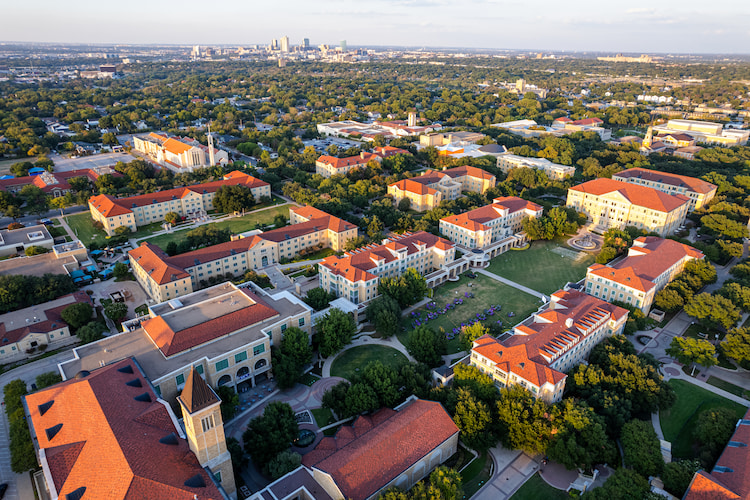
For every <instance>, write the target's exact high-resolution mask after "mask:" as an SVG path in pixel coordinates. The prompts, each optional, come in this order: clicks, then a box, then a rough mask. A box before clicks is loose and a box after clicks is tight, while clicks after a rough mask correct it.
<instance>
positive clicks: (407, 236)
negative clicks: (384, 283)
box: [318, 231, 455, 304]
mask: <svg viewBox="0 0 750 500" xmlns="http://www.w3.org/2000/svg"><path fill="white" fill-rule="evenodd" d="M454 258H455V246H454V245H453V243H451V242H450V241H448V240H446V239H443V238H440V237H438V236H435V235H434V234H430V233H427V232H424V231H420V232H417V233H404V234H402V235H397V234H393V235H391V236H390V237H388V238H386V239H384V240H383V243H382V244H381V245H368V246H366V247H363V248H358V249H357V250H353V251H351V252H348V253H346V254H344V255H343V256H337V255H332V256H330V257H326V258H325V259H323V261H322V262H321V263H320V264H319V265H318V267H319V269H320V286H321V288H323V289H324V290H326V291H329V292H331V293H335V294H336V296H337V297H343V298H345V299H347V300H349V301H350V302H352V303H354V304H359V303H363V302H369V301H370V300H372V299H374V298H375V297H376V296H377V295H378V283H379V281H380V278H394V277H397V276H400V275H402V274H404V273H405V272H406V270H407V269H409V268H414V269H416V270H417V272H418V273H419V274H420V275H422V276H427V275H428V274H429V273H430V272H431V271H433V270H436V269H440V268H441V267H443V266H445V265H448V264H450V263H452V262H453V260H454ZM427 284H428V286H431V285H433V286H434V284H433V283H432V282H431V281H430V280H429V279H428V280H427ZM435 284H436V283H435Z"/></svg>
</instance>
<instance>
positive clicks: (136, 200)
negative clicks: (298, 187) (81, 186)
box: [89, 170, 271, 236]
mask: <svg viewBox="0 0 750 500" xmlns="http://www.w3.org/2000/svg"><path fill="white" fill-rule="evenodd" d="M222 186H244V187H246V188H249V189H250V191H251V193H252V195H253V198H254V199H255V201H259V200H260V199H261V198H263V197H267V198H269V199H270V198H271V185H270V184H268V183H267V182H263V181H261V180H259V179H256V178H255V177H253V176H251V175H247V174H243V173H242V172H240V171H238V170H235V171H233V172H230V173H228V174H226V175H225V176H224V178H223V179H222V180H220V181H213V182H206V183H205V184H195V185H193V186H185V187H181V188H174V189H167V190H164V191H158V192H156V193H149V194H142V195H138V196H129V197H127V198H115V197H114V196H111V195H108V194H100V195H97V196H92V197H91V198H89V210H90V211H91V217H92V218H93V219H94V220H95V221H99V222H101V223H102V225H103V226H104V231H106V232H107V234H108V235H109V236H112V235H113V234H114V233H115V229H117V228H118V227H120V226H125V227H128V228H129V229H130V230H131V231H137V230H138V227H139V226H145V225H146V224H151V223H153V222H161V221H163V220H164V216H165V215H166V214H168V213H169V212H174V213H176V214H177V215H179V216H180V217H197V216H201V215H205V214H206V212H208V211H209V210H213V209H214V205H213V199H214V196H215V195H216V192H217V191H218V190H219V188H221V187H222Z"/></svg>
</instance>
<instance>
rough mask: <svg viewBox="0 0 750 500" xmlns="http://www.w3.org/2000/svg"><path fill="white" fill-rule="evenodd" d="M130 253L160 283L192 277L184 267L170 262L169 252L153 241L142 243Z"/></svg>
mask: <svg viewBox="0 0 750 500" xmlns="http://www.w3.org/2000/svg"><path fill="white" fill-rule="evenodd" d="M128 255H129V256H130V258H131V259H132V260H133V261H135V262H136V263H137V264H138V265H139V266H141V267H142V268H143V270H144V271H146V273H147V274H148V275H149V277H150V278H151V279H152V280H154V281H155V282H156V283H158V284H160V285H164V284H165V283H171V282H172V281H176V280H180V279H184V278H189V277H190V275H189V274H188V273H187V272H185V270H184V269H182V268H181V267H178V266H175V265H173V264H171V263H169V262H168V261H167V260H168V256H167V254H166V253H164V251H163V250H162V249H161V248H159V247H157V246H156V245H153V244H151V243H148V242H143V243H141V246H139V247H138V248H136V249H133V250H130V251H129V252H128Z"/></svg>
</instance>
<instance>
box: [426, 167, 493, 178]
mask: <svg viewBox="0 0 750 500" xmlns="http://www.w3.org/2000/svg"><path fill="white" fill-rule="evenodd" d="M439 173H440V174H445V175H447V176H448V177H450V178H451V179H455V178H457V177H467V176H468V177H473V178H475V179H483V180H492V179H494V178H495V176H494V175H492V174H491V173H489V172H486V171H484V170H482V169H481V168H477V167H471V166H469V165H464V166H462V167H456V168H449V169H448V170H441V171H440V172H439Z"/></svg>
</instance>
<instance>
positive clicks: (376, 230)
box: [367, 215, 385, 239]
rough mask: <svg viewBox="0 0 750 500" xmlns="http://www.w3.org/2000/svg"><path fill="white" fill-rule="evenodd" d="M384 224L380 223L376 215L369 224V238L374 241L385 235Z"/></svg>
mask: <svg viewBox="0 0 750 500" xmlns="http://www.w3.org/2000/svg"><path fill="white" fill-rule="evenodd" d="M383 229H385V228H384V227H383V223H382V222H381V221H380V219H379V218H378V216H377V215H374V216H373V217H372V218H371V219H370V222H369V223H368V224H367V236H369V237H370V238H372V239H377V238H378V237H379V236H380V235H382V234H383Z"/></svg>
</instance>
